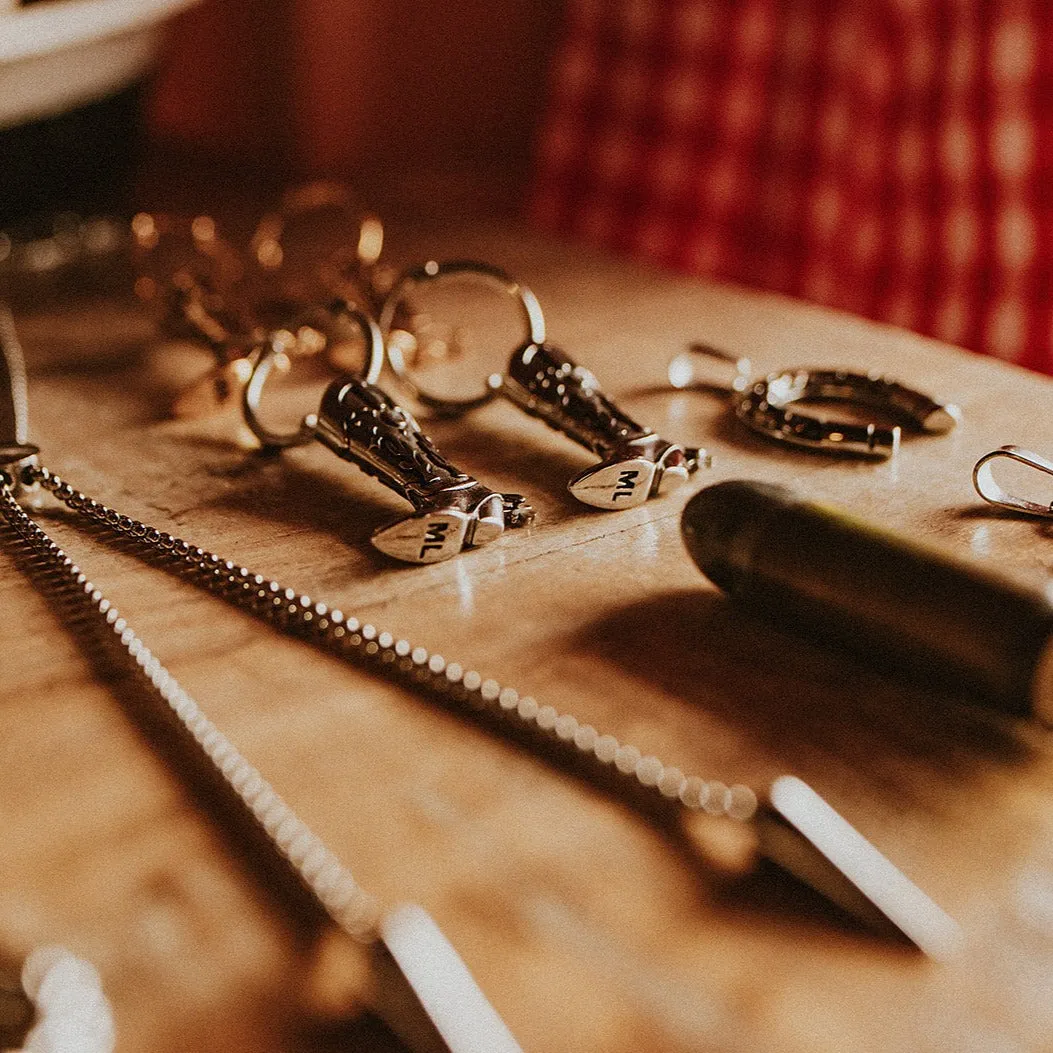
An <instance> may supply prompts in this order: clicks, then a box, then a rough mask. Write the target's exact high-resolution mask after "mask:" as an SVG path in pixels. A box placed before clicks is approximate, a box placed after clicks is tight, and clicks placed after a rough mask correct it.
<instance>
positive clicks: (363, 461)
mask: <svg viewBox="0 0 1053 1053" xmlns="http://www.w3.org/2000/svg"><path fill="white" fill-rule="evenodd" d="M348 313H349V314H350V315H351V316H352V317H354V318H355V320H356V321H357V323H358V325H359V326H360V327H361V328H362V331H363V332H364V333H365V334H366V337H367V340H368V342H369V346H370V348H371V353H372V352H373V351H375V350H376V349H377V348H380V349H381V351H380V354H382V353H383V351H382V349H383V341H382V338H381V335H380V329H379V328H378V327H377V324H376V323H375V322H374V321H373V320H372V319H371V318H370V317H369V316H368V315H365V314H363V313H362V312H361V311H357V310H353V309H348ZM283 346H284V345H283V344H282V342H281V341H280V340H275V339H272V340H271V341H270V342H269V343H268V344H267V345H266V346H265V347H264V348H263V349H262V350H261V351H260V353H259V357H258V359H257V361H256V364H255V366H254V368H253V371H252V376H251V377H250V379H249V382H248V384H247V385H246V386H245V391H244V397H243V400H242V407H243V410H244V415H245V420H246V423H247V424H248V425H249V427H250V428H251V429H252V432H253V434H254V435H255V436H256V437H257V438H258V439H259V440H260V442H261V443H262V444H263V445H264V446H265V447H272V448H275V449H285V448H288V447H290V446H300V445H303V444H304V443H308V442H310V441H311V440H312V439H317V440H318V441H319V442H320V443H322V445H323V446H325V447H327V448H328V449H330V450H332V451H333V453H335V454H336V455H337V456H338V457H340V458H342V459H343V460H345V461H349V462H351V463H352V464H354V465H357V466H358V467H359V468H361V469H362V471H364V472H365V473H366V474H367V475H370V476H372V477H373V478H375V479H377V480H378V481H379V482H381V483H383V484H384V485H385V486H386V487H388V488H389V489H391V490H394V491H395V493H397V494H399V495H400V496H401V497H404V498H405V499H406V500H407V501H409V503H410V504H411V505H413V508H414V514H413V515H410V516H407V517H405V518H403V519H399V520H396V521H395V522H394V523H389V524H386V525H384V526H381V527H379V528H378V529H377V530H375V531H374V532H373V534H372V535H371V537H370V541H371V542H372V544H373V545H374V547H375V548H377V549H379V550H380V551H381V552H383V553H385V555H388V556H391V557H392V558H394V559H398V560H402V561H403V562H407V563H437V562H440V561H442V560H446V559H450V558H451V557H452V556H456V555H457V554H458V553H459V552H461V551H463V550H464V549H466V548H475V547H478V546H480V545H485V544H489V543H490V542H491V541H495V540H496V539H497V538H499V537H500V536H501V535H502V534H503V533H504V531H505V529H506V527H521V526H525V525H526V524H527V523H529V522H531V521H532V520H533V517H534V513H533V509H531V508H530V506H529V505H528V504H526V502H525V501H524V499H523V497H522V496H521V495H520V494H502V493H497V492H496V491H494V490H491V489H489V488H488V487H486V486H484V485H483V484H482V483H479V482H477V481H476V480H475V479H473V478H472V477H471V476H470V475H468V473H467V472H463V471H461V470H460V469H459V468H457V467H455V466H454V465H453V464H451V463H450V462H449V461H448V460H447V459H446V458H445V457H444V456H443V455H442V454H441V453H440V452H439V450H438V449H437V447H436V446H435V444H434V443H433V442H432V441H431V440H430V439H429V438H428V437H427V436H426V435H425V434H424V432H423V431H421V428H420V425H419V424H417V422H416V421H415V420H414V419H413V417H412V416H411V415H410V413H408V412H407V411H406V410H405V409H403V408H402V407H401V406H399V405H398V403H396V402H394V401H393V400H392V399H391V398H390V397H389V396H388V395H387V394H386V393H385V392H384V391H383V390H382V389H381V388H379V387H377V386H376V385H375V384H374V383H372V382H371V381H370V380H368V379H359V378H358V377H352V376H343V377H339V378H338V379H336V380H333V381H332V382H331V383H330V384H329V385H328V387H327V388H326V389H325V391H324V392H323V394H322V398H321V403H320V406H319V409H318V412H317V413H311V414H308V415H307V416H306V417H304V419H303V421H302V423H301V424H300V427H299V428H297V429H296V430H295V431H289V432H275V431H273V430H272V429H270V428H268V427H267V426H266V425H264V424H263V423H262V421H261V419H260V414H259V409H260V403H261V401H262V397H263V390H264V385H265V384H266V381H267V378H268V377H269V376H270V375H271V372H272V370H273V366H274V363H275V361H276V360H277V358H278V356H279V355H280V354H282V353H283Z"/></svg>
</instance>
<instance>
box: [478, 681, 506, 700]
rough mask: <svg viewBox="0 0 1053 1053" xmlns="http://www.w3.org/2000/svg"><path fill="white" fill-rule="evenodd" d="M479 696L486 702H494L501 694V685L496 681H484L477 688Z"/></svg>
mask: <svg viewBox="0 0 1053 1053" xmlns="http://www.w3.org/2000/svg"><path fill="white" fill-rule="evenodd" d="M479 694H480V695H482V696H483V699H484V700H485V701H486V702H496V701H497V698H498V696H499V695H500V694H501V685H500V684H499V683H498V682H497V681H496V680H484V681H483V682H482V684H480V686H479Z"/></svg>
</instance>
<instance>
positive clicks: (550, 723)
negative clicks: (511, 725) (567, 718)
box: [536, 706, 559, 731]
mask: <svg viewBox="0 0 1053 1053" xmlns="http://www.w3.org/2000/svg"><path fill="white" fill-rule="evenodd" d="M536 719H537V726H538V727H539V728H542V729H543V730H545V731H551V730H552V728H554V727H555V726H556V721H557V720H558V719H559V714H558V713H557V712H556V710H555V707H554V706H542V707H541V708H540V709H539V710H538V711H537V718H536Z"/></svg>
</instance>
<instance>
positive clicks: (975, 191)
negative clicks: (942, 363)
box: [532, 0, 1053, 372]
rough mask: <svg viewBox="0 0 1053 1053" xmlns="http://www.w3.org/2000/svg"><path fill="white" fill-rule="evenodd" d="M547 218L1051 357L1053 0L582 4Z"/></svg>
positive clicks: (550, 147)
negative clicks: (1015, 0)
mask: <svg viewBox="0 0 1053 1053" xmlns="http://www.w3.org/2000/svg"><path fill="white" fill-rule="evenodd" d="M551 90H552V94H551V98H550V101H549V108H548V114H547V119H546V122H545V125H544V128H543V133H542V137H541V141H540V144H539V150H538V158H537V175H536V179H535V185H534V190H533V196H532V212H533V215H534V218H535V219H536V220H537V221H539V222H540V223H542V224H544V225H545V226H547V227H549V228H551V229H554V230H557V231H560V232H563V233H565V234H569V235H572V236H575V237H578V238H582V239H585V240H587V241H590V242H593V243H596V244H600V245H604V246H607V247H609V248H613V249H616V250H621V251H624V252H629V253H632V254H635V255H637V256H641V257H647V258H650V259H653V260H657V261H659V262H661V263H663V264H666V265H669V266H671V267H675V268H678V269H681V270H686V271H691V272H696V273H700V274H711V275H716V276H719V277H722V278H727V279H731V280H733V281H737V282H742V283H744V284H747V285H752V286H758V287H764V288H768V289H774V290H778V291H780V292H785V293H788V294H791V295H793V296H800V297H804V298H806V299H810V300H815V301H818V302H819V303H823V304H827V305H830V306H833V307H838V308H843V309H845V310H848V311H852V312H855V313H858V314H863V315H867V316H870V317H872V318H878V319H884V320H886V321H889V322H892V323H894V324H896V325H901V326H905V327H907V328H910V329H914V330H917V331H919V332H922V333H927V334H931V335H933V336H936V337H938V338H940V339H942V340H947V341H950V342H952V343H956V344H961V345H963V346H965V347H969V348H972V349H974V350H978V351H986V352H989V353H992V354H996V355H999V356H1001V357H1003V358H1006V359H1010V360H1012V361H1015V362H1018V363H1020V364H1022V365H1027V366H1030V367H1032V368H1036V369H1042V370H1045V371H1047V372H1053V4H1051V3H1049V0H1030V2H1012V0H867V2H860V0H569V8H568V22H567V26H566V31H565V38H564V41H563V44H562V48H561V50H560V52H559V54H558V56H557V59H556V64H555V72H554V77H553V83H552V89H551Z"/></svg>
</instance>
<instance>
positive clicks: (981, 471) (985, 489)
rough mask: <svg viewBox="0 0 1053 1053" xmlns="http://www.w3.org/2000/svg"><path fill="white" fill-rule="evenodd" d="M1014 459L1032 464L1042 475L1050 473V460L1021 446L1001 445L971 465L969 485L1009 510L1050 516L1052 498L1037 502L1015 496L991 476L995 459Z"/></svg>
mask: <svg viewBox="0 0 1053 1053" xmlns="http://www.w3.org/2000/svg"><path fill="white" fill-rule="evenodd" d="M1002 460H1005V461H1015V462H1016V463H1017V464H1023V465H1025V466H1026V467H1028V468H1034V469H1036V470H1037V471H1039V472H1043V473H1044V474H1046V475H1053V461H1051V460H1049V458H1048V457H1043V456H1042V455H1041V454H1038V453H1034V452H1033V451H1032V450H1025V449H1024V448H1023V447H1022V446H1013V445H1008V446H1002V447H1001V448H1000V449H997V450H992V451H991V452H990V453H985V454H984V455H983V457H981V458H980V459H979V460H978V461H977V462H976V464H975V465H974V466H973V488H974V489H975V490H976V492H977V493H978V494H979V495H980V496H981V497H982V498H983V499H984V500H985V501H987V502H988V503H989V504H992V505H997V506H998V507H999V508H1007V509H1009V510H1010V511H1013V512H1026V513H1027V514H1028V515H1033V516H1049V517H1053V502H1050V503H1047V504H1040V503H1039V502H1037V501H1029V500H1027V499H1026V498H1023V497H1017V496H1015V495H1014V494H1011V493H1010V492H1009V491H1008V490H1005V489H1003V488H1002V486H1001V485H1000V484H999V483H998V482H997V480H996V479H995V477H994V468H995V465H996V464H997V463H998V462H999V461H1002Z"/></svg>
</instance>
